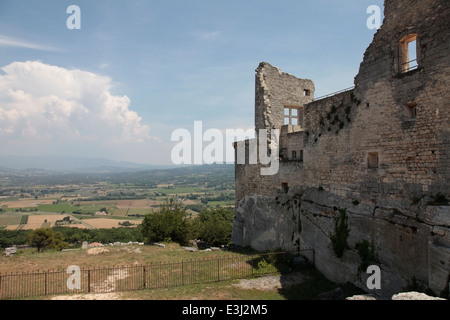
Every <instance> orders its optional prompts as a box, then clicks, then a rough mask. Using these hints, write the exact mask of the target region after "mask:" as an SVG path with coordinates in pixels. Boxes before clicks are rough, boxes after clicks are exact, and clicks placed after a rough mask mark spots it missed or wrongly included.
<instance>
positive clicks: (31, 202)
mask: <svg viewBox="0 0 450 320" xmlns="http://www.w3.org/2000/svg"><path fill="white" fill-rule="evenodd" d="M53 201H54V200H41V199H39V200H36V199H34V198H25V199H20V200H17V201H6V202H2V205H7V206H8V208H10V209H16V208H36V207H37V206H38V205H40V204H52V203H53Z"/></svg>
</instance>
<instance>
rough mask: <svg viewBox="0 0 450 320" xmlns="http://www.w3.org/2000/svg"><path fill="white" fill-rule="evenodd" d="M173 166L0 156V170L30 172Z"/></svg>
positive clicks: (56, 157) (78, 158) (107, 170)
mask: <svg viewBox="0 0 450 320" xmlns="http://www.w3.org/2000/svg"><path fill="white" fill-rule="evenodd" d="M170 167H174V166H169V165H168V166H157V165H148V164H139V163H134V162H119V161H113V160H108V159H102V158H83V157H68V156H0V172H14V171H17V170H20V171H23V170H27V171H29V172H30V173H32V172H41V173H42V171H52V172H86V173H90V172H95V173H102V172H105V173H106V172H127V171H136V170H145V169H165V168H170Z"/></svg>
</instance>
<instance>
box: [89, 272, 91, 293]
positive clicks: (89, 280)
mask: <svg viewBox="0 0 450 320" xmlns="http://www.w3.org/2000/svg"><path fill="white" fill-rule="evenodd" d="M88 293H91V270H90V269H89V270H88Z"/></svg>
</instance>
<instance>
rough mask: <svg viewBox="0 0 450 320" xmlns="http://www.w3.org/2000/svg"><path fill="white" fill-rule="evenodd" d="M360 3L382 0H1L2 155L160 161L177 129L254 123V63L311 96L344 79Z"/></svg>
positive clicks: (355, 50) (356, 39)
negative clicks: (289, 78)
mask: <svg viewBox="0 0 450 320" xmlns="http://www.w3.org/2000/svg"><path fill="white" fill-rule="evenodd" d="M69 5H77V6H79V8H80V10H81V29H80V30H69V29H68V28H67V27H66V21H67V19H68V18H69V16H70V14H67V13H66V9H67V7H68V6H69ZM370 5H378V6H379V7H380V8H383V1H381V0H370V1H366V0H346V1H332V0H315V1H302V0H277V1H273V0H270V1H269V0H245V1H237V0H227V1H223V0H222V1H218V0H208V1H205V0H183V1H179V0H164V1H163V0H154V1H145V0H130V1H124V0H95V1H94V0H70V1H63V0H45V1H35V0H20V1H19V0H0V68H2V70H1V71H0V145H2V148H1V150H0V154H1V155H6V154H8V155H21V154H24V155H41V154H42V155H43V154H45V155H54V154H60V153H64V155H73V156H80V155H82V156H87V157H105V158H108V159H112V160H119V161H135V162H141V163H153V164H168V163H170V150H171V148H172V147H173V143H172V142H171V141H170V136H171V133H172V132H173V130H175V129H177V128H186V129H188V130H191V129H192V128H193V123H194V121H196V120H200V121H203V126H204V128H205V129H206V128H218V129H221V130H224V129H227V128H230V129H231V128H251V127H253V123H254V75H255V73H254V71H255V69H256V68H257V66H258V64H259V63H260V62H262V61H267V62H269V63H271V64H272V65H274V66H277V67H279V68H280V69H281V70H282V71H284V72H287V73H290V74H293V75H295V76H297V77H300V78H307V79H311V80H313V81H314V83H315V86H316V96H320V95H324V94H328V93H331V92H334V91H338V90H340V89H344V88H347V87H350V86H352V85H353V79H354V76H355V75H356V74H357V72H358V69H359V65H360V63H361V61H362V58H363V54H364V51H365V49H366V48H367V46H368V45H369V44H370V42H371V41H372V39H373V35H374V33H375V31H376V30H370V29H368V28H367V25H366V21H367V19H368V18H369V16H370V15H369V14H367V13H366V10H367V8H368V6H370Z"/></svg>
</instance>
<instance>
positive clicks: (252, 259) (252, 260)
mask: <svg viewBox="0 0 450 320" xmlns="http://www.w3.org/2000/svg"><path fill="white" fill-rule="evenodd" d="M250 261H251V262H252V263H251V265H252V277H253V276H254V274H253V273H254V272H253V263H255V261H254V258H253V255H252V256H251V260H250Z"/></svg>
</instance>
